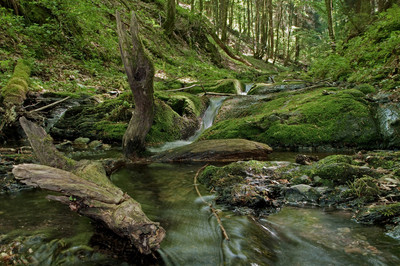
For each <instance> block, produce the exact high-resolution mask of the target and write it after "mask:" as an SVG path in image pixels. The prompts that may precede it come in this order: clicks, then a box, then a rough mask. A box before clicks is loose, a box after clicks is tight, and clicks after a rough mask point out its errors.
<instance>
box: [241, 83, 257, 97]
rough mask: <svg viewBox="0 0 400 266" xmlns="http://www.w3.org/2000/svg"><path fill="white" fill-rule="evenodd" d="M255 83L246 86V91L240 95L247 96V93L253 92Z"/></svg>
mask: <svg viewBox="0 0 400 266" xmlns="http://www.w3.org/2000/svg"><path fill="white" fill-rule="evenodd" d="M253 85H254V83H248V84H246V85H245V87H244V91H242V92H241V93H240V95H247V93H248V92H249V91H250V90H251V88H252V87H253Z"/></svg>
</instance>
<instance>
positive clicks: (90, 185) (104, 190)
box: [13, 117, 165, 254]
mask: <svg viewBox="0 0 400 266" xmlns="http://www.w3.org/2000/svg"><path fill="white" fill-rule="evenodd" d="M20 123H21V126H22V128H23V129H24V131H25V133H26V135H27V136H28V139H29V141H30V143H31V146H32V148H33V150H34V153H35V155H36V156H37V157H38V159H39V161H40V163H42V164H44V165H37V164H20V165H16V166H14V169H13V174H14V176H15V178H16V179H18V180H20V181H21V182H22V183H24V184H27V185H31V186H34V187H39V188H42V189H47V190H50V191H56V192H61V193H62V194H63V195H61V196H48V198H49V199H51V200H57V201H60V202H62V203H64V204H67V205H69V207H70V209H71V210H72V211H76V212H78V213H79V214H81V215H84V216H87V217H89V218H91V219H93V220H95V221H97V222H101V223H102V224H104V225H106V226H107V227H108V228H110V229H111V230H112V231H113V232H114V233H116V234H117V235H119V236H120V237H123V238H125V239H128V240H129V241H130V242H131V243H132V244H133V245H134V246H136V247H137V248H138V249H139V251H140V252H141V253H143V254H150V253H151V252H152V251H154V250H156V249H158V248H159V247H160V242H161V241H162V240H163V238H164V236H165V230H164V229H163V228H162V227H161V226H160V225H159V223H155V222H152V221H151V220H149V219H148V218H147V216H146V215H145V214H144V213H143V211H142V209H141V207H140V204H139V203H138V202H136V201H135V200H134V199H132V198H131V197H130V196H129V195H127V194H126V193H124V192H122V190H121V189H119V188H118V187H116V186H115V185H113V184H112V183H111V181H110V180H109V179H108V177H107V175H106V172H105V170H104V167H103V166H102V165H101V163H99V162H90V161H86V160H83V161H79V162H76V161H74V160H71V159H67V158H66V157H64V156H63V155H62V154H61V153H60V152H58V151H57V150H56V148H55V147H54V145H53V143H52V142H51V137H49V136H48V135H47V134H46V132H45V131H44V129H43V128H41V127H39V126H37V125H36V124H34V123H32V122H29V121H28V120H27V119H26V118H25V117H21V118H20Z"/></svg>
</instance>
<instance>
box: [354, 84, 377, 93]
mask: <svg viewBox="0 0 400 266" xmlns="http://www.w3.org/2000/svg"><path fill="white" fill-rule="evenodd" d="M355 88H356V89H357V90H359V91H361V92H362V93H364V94H369V93H375V92H376V89H375V87H374V86H372V85H370V84H366V83H364V84H360V85H357V86H356V87H355Z"/></svg>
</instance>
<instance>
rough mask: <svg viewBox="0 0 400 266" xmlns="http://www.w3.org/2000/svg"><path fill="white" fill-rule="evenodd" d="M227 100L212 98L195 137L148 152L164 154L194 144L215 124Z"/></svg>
mask: <svg viewBox="0 0 400 266" xmlns="http://www.w3.org/2000/svg"><path fill="white" fill-rule="evenodd" d="M225 99H226V97H213V98H210V104H209V106H208V108H207V110H206V111H205V112H204V115H203V118H202V121H201V125H200V128H199V129H198V130H197V131H196V132H195V133H194V135H193V136H191V137H190V138H188V139H187V140H177V141H172V142H166V143H165V144H163V145H161V146H159V147H152V148H149V149H148V150H149V151H151V152H155V153H157V152H162V151H166V150H169V149H173V148H177V147H181V146H185V145H188V144H190V143H192V142H193V141H195V140H197V139H198V138H199V137H200V135H201V133H203V132H204V131H205V130H206V129H207V128H209V127H211V126H212V124H213V122H214V118H215V116H216V115H217V113H218V110H219V108H220V107H221V105H222V103H223V102H224V100H225Z"/></svg>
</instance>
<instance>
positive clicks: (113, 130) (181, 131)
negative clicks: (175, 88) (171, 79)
mask: <svg viewBox="0 0 400 266" xmlns="http://www.w3.org/2000/svg"><path fill="white" fill-rule="evenodd" d="M155 95H156V98H155V117H154V121H153V126H152V128H151V129H150V132H149V134H148V135H147V137H146V141H147V142H148V143H150V144H159V143H162V142H165V141H172V140H176V139H182V138H187V137H189V136H190V135H192V134H193V133H194V132H195V131H196V129H197V128H198V127H199V120H198V118H199V116H201V114H202V113H203V112H204V110H205V108H206V103H207V98H198V97H197V96H194V95H191V94H188V93H183V92H177V93H172V92H171V93H166V92H156V94H155ZM132 102H133V100H132V95H131V94H130V93H126V94H122V95H121V96H119V97H118V98H115V99H110V100H105V101H104V102H102V103H100V104H89V105H80V106H76V107H73V108H71V109H70V110H68V111H67V112H66V113H65V114H64V115H63V116H62V117H61V119H60V120H59V121H58V122H57V123H56V124H55V126H54V128H52V130H51V134H52V135H53V136H54V137H55V138H57V139H76V138H78V137H87V138H90V139H92V140H93V139H97V140H103V141H105V142H117V143H120V142H121V141H122V136H123V135H124V133H125V130H126V128H127V123H128V122H129V120H130V118H131V114H132V111H133V110H134V106H133V104H132Z"/></svg>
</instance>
